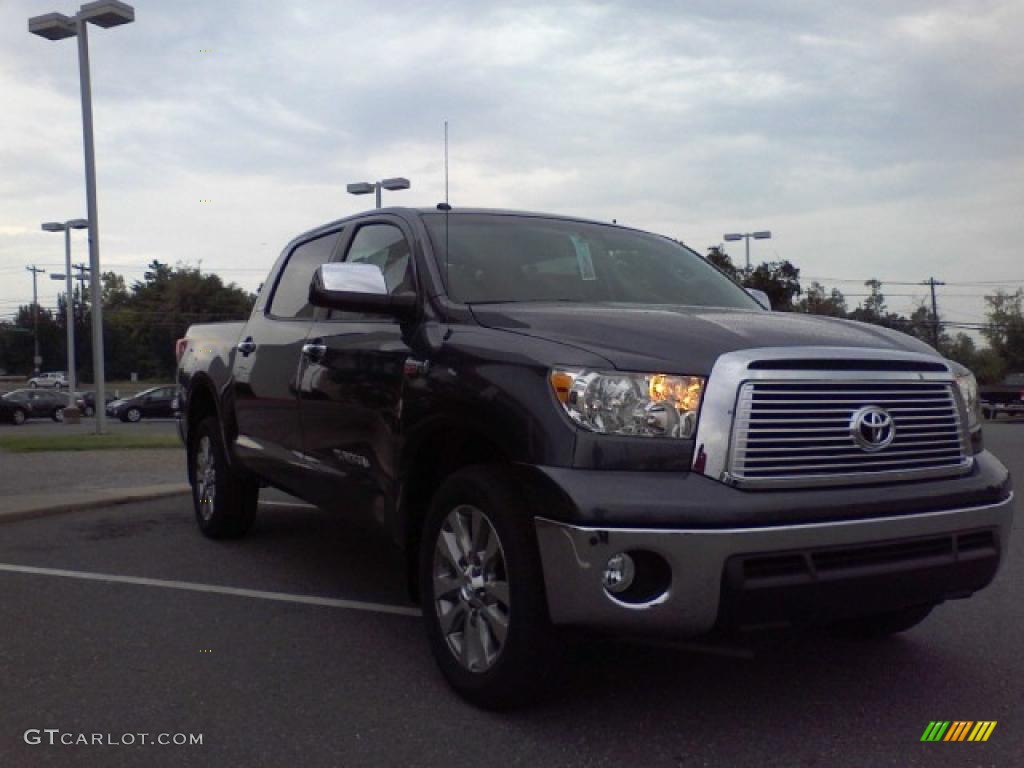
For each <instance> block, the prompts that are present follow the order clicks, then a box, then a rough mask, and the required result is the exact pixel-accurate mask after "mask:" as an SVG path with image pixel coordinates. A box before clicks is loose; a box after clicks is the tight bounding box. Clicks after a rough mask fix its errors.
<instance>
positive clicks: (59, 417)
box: [50, 408, 64, 423]
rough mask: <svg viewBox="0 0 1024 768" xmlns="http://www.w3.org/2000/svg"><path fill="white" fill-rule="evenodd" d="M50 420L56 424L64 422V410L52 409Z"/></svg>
mask: <svg viewBox="0 0 1024 768" xmlns="http://www.w3.org/2000/svg"><path fill="white" fill-rule="evenodd" d="M50 418H51V419H53V420H54V421H56V422H58V423H60V422H62V421H64V409H63V408H54V409H53V413H51V414H50Z"/></svg>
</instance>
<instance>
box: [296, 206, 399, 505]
mask: <svg viewBox="0 0 1024 768" xmlns="http://www.w3.org/2000/svg"><path fill="white" fill-rule="evenodd" d="M351 226H352V232H351V234H350V236H349V238H347V240H346V245H345V247H344V256H343V258H342V259H341V260H344V261H346V262H356V263H363V264H376V265H377V266H379V267H380V268H381V270H382V271H383V273H384V279H385V282H386V284H387V287H388V290H389V291H390V292H391V293H393V294H399V293H410V292H411V293H413V294H415V292H416V275H415V267H414V263H413V259H412V254H411V244H412V243H413V242H414V241H413V239H412V237H411V234H412V233H411V232H410V231H409V230H408V229H407V228H406V225H405V223H404V222H403V221H402V220H401V219H399V218H397V217H390V216H381V217H372V218H367V219H363V220H361V221H359V222H357V223H355V224H353V225H351ZM413 326H414V323H413V322H404V323H403V322H400V321H399V320H397V319H395V318H393V317H387V316H384V315H371V314H366V315H363V314H357V313H344V312H339V311H337V310H321V311H320V312H319V313H318V315H317V320H316V322H315V323H314V325H313V328H312V330H311V331H310V334H309V336H310V339H309V346H310V348H311V349H312V350H317V351H316V352H315V353H314V354H311V355H310V354H307V355H306V356H305V359H304V361H303V365H302V369H301V376H300V384H299V390H300V398H301V404H300V411H301V415H302V425H303V440H304V443H303V444H304V446H305V452H306V454H307V456H308V457H309V458H310V461H311V466H312V467H313V468H314V472H312V473H311V475H310V478H311V480H310V488H311V493H312V494H313V495H315V497H316V498H315V503H317V504H320V505H321V506H324V507H331V506H333V507H338V506H339V504H343V505H344V507H343V508H344V510H345V511H346V512H352V513H356V514H364V515H365V514H369V513H372V514H373V515H374V516H375V517H378V518H379V517H380V516H381V514H382V513H383V512H384V509H385V507H387V506H389V505H393V504H394V503H395V501H396V499H395V498H394V492H395V476H396V466H395V464H396V455H397V449H396V441H397V440H398V439H399V435H400V418H401V403H402V394H403V386H404V381H405V373H404V371H405V365H406V362H407V361H408V360H409V359H410V357H411V355H412V352H411V349H410V346H409V339H410V337H411V335H412V327H413Z"/></svg>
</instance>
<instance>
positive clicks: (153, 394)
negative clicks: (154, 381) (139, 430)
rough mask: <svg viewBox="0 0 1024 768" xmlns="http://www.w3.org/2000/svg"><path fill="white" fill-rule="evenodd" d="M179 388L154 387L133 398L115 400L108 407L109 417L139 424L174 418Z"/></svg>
mask: <svg viewBox="0 0 1024 768" xmlns="http://www.w3.org/2000/svg"><path fill="white" fill-rule="evenodd" d="M177 393H178V388H177V387H174V386H165V387H154V388H153V389H147V390H146V391H145V392H139V394H137V395H135V396H133V397H127V398H124V399H122V400H114V401H113V402H112V403H109V404H108V405H107V415H108V416H110V417H112V418H113V417H116V418H118V419H120V420H121V421H129V422H132V423H134V422H137V421H142V419H143V418H146V419H169V418H171V417H173V416H174V411H175V401H176V399H177V398H176V396H177Z"/></svg>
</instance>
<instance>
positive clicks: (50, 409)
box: [2, 389, 68, 424]
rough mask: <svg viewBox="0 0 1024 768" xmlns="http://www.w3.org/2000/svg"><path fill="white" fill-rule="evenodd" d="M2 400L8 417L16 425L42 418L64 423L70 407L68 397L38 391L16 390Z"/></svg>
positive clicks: (56, 393) (57, 393)
mask: <svg viewBox="0 0 1024 768" xmlns="http://www.w3.org/2000/svg"><path fill="white" fill-rule="evenodd" d="M2 400H3V402H4V403H5V406H4V411H5V412H6V413H7V417H8V418H10V420H11V421H13V422H14V423H15V424H23V423H25V421H26V420H27V419H42V418H50V419H53V420H54V421H64V409H65V408H67V407H68V396H67V395H64V394H61V393H59V392H44V391H40V390H37V389H16V390H14V391H13V392H8V393H7V394H6V395H4V396H3V398H2Z"/></svg>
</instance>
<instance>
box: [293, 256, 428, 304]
mask: <svg viewBox="0 0 1024 768" xmlns="http://www.w3.org/2000/svg"><path fill="white" fill-rule="evenodd" d="M309 301H310V303H311V304H312V305H313V306H314V307H327V308H328V309H337V310H340V311H342V312H368V313H373V314H380V315H392V316H394V317H408V316H410V315H412V314H413V313H414V312H415V310H416V297H415V296H414V295H412V294H400V295H398V296H393V295H391V294H389V293H388V287H387V283H385V282H384V273H383V272H381V270H380V267H378V266H377V265H376V264H344V263H342V264H324V265H322V266H320V267H317V270H316V272H315V273H313V281H312V282H311V283H310V286H309Z"/></svg>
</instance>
